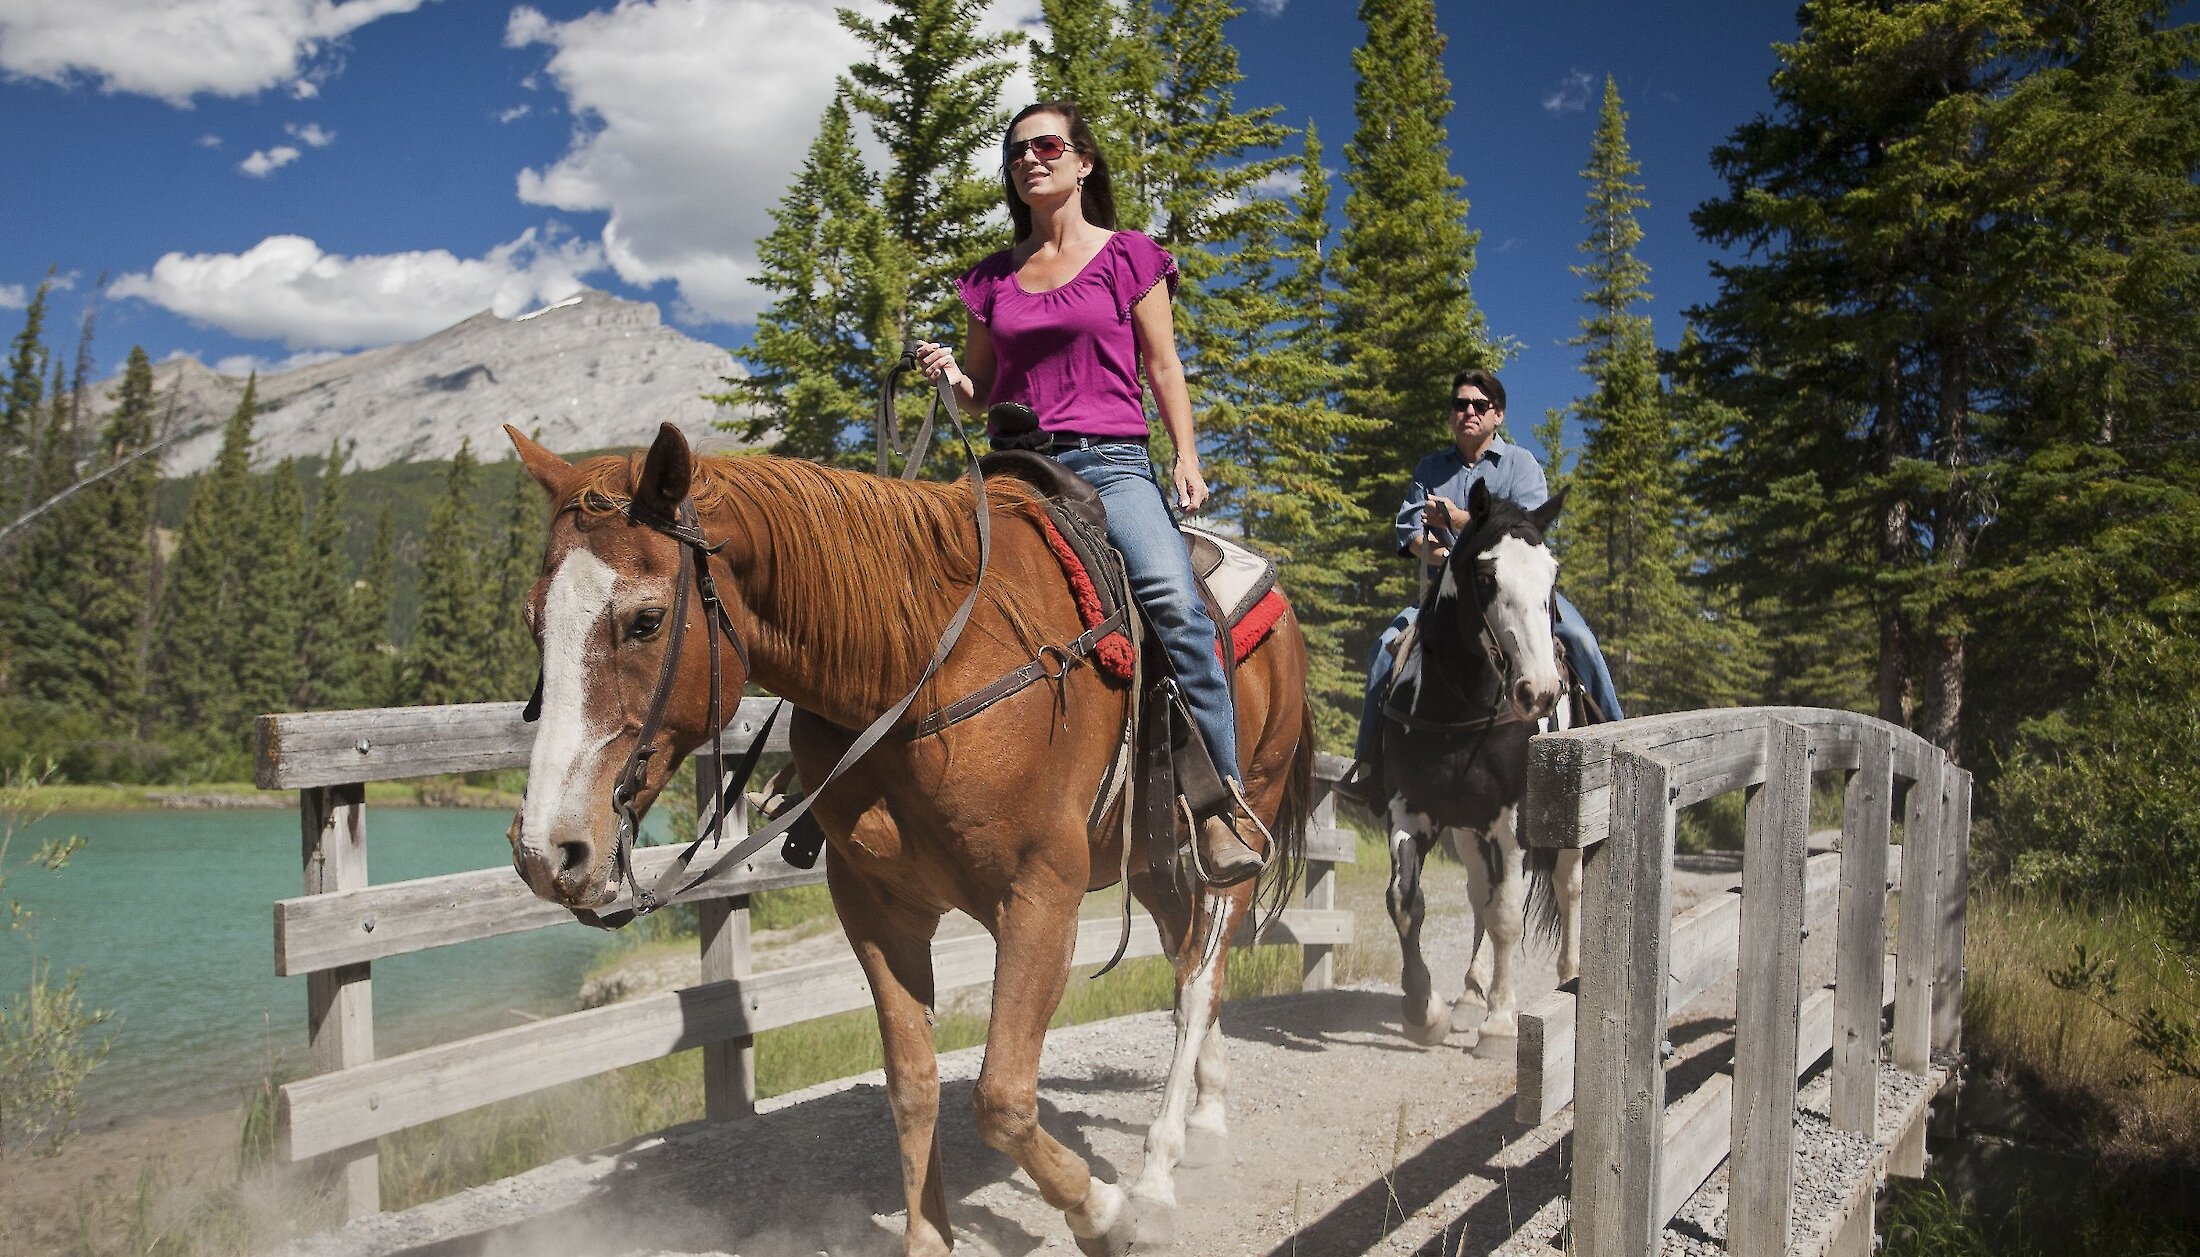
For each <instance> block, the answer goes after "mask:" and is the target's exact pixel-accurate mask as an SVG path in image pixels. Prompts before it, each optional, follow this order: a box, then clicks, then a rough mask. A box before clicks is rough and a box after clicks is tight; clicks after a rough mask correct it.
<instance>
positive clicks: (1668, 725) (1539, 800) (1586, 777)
mask: <svg viewBox="0 0 2200 1257" xmlns="http://www.w3.org/2000/svg"><path fill="white" fill-rule="evenodd" d="M1769 720H1788V721H1792V722H1794V723H1796V724H1800V725H1803V726H1804V727H1805V728H1807V729H1809V730H1810V731H1811V745H1812V747H1813V749H1814V750H1816V751H1817V753H1818V765H1817V767H1818V771H1820V772H1832V771H1839V770H1842V769H1845V768H1848V767H1851V766H1852V765H1853V764H1854V763H1855V762H1856V761H1855V756H1856V754H1857V750H1856V748H1857V746H1858V745H1859V741H1860V738H1861V734H1862V731H1863V730H1864V729H1866V728H1869V727H1872V726H1875V725H1883V722H1881V721H1879V720H1877V719H1875V718H1874V717H1871V716H1866V715H1863V714H1861V713H1858V712H1844V711H1831V710H1827V709H1822V708H1815V707H1739V708H1728V709H1723V710H1718V711H1695V712H1675V713H1671V714H1668V715H1661V716H1645V717H1638V718H1636V719H1633V720H1623V721H1619V722H1617V723H1614V724H1602V725H1590V726H1587V727H1585V728H1581V729H1569V730H1566V731H1564V732H1561V733H1547V734H1542V735H1539V736H1537V737H1536V738H1534V739H1533V740H1532V741H1531V742H1530V743H1529V750H1528V797H1527V802H1526V805H1525V806H1524V807H1523V809H1522V818H1521V832H1522V835H1523V837H1524V840H1525V841H1526V842H1528V843H1529V844H1530V845H1532V846H1538V847H1583V846H1588V845H1591V844H1593V843H1597V842H1601V841H1603V838H1604V832H1605V827H1606V823H1607V818H1608V814H1609V808H1610V804H1611V798H1612V794H1611V785H1612V757H1613V754H1614V748H1615V747H1616V746H1617V745H1619V744H1620V743H1621V742H1623V741H1624V742H1628V743H1631V744H1634V745H1635V746H1636V747H1637V749H1639V750H1642V751H1644V752H1647V753H1654V754H1656V755H1658V756H1659V757H1660V758H1661V759H1664V760H1666V761H1667V762H1668V763H1670V764H1672V765H1673V766H1674V768H1673V771H1672V784H1673V785H1674V786H1676V787H1678V788H1679V790H1680V794H1679V795H1678V796H1676V800H1675V804H1676V806H1680V807H1687V806H1689V805H1690V804H1692V803H1699V802H1702V801H1703V800H1704V799H1707V798H1712V797H1715V796H1716V795H1719V794H1723V793H1725V792H1726V791H1728V790H1732V789H1739V788H1741V787H1744V786H1749V785H1753V784H1756V782H1757V781H1761V780H1762V779H1763V777H1762V768H1763V760H1762V744H1761V740H1759V739H1758V736H1757V735H1758V731H1760V730H1762V729H1763V728H1764V727H1765V722H1766V721H1769ZM1884 727H1885V728H1888V729H1890V730H1893V731H1894V735H1895V767H1896V770H1897V771H1898V772H1901V773H1903V774H1904V775H1908V774H1909V773H1911V772H1912V771H1914V768H1915V765H1916V764H1918V763H1920V762H1922V760H1923V759H1924V758H1926V757H1927V756H1928V755H1929V754H1933V753H1937V752H1934V751H1933V749H1932V747H1931V744H1929V743H1927V742H1925V741H1924V740H1923V739H1921V738H1919V737H1918V736H1917V735H1916V734H1914V733H1911V732H1909V731H1908V730H1906V729H1897V728H1895V726H1893V725H1884Z"/></svg>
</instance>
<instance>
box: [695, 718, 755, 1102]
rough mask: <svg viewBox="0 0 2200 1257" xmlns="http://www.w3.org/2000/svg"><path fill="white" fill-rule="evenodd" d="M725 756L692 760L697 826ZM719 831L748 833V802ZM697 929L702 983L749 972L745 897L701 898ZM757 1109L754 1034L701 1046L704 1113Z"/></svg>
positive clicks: (713, 803)
mask: <svg viewBox="0 0 2200 1257" xmlns="http://www.w3.org/2000/svg"><path fill="white" fill-rule="evenodd" d="M723 762H724V756H723V755H722V754H721V753H719V751H718V749H717V748H716V747H706V748H704V750H703V752H702V755H701V757H700V759H699V760H698V762H697V764H696V774H695V792H696V808H695V817H696V827H697V829H698V830H700V829H701V828H702V827H703V826H705V825H708V824H709V823H710V818H711V816H712V814H713V812H714V810H715V809H716V807H717V805H718V801H717V799H715V798H714V797H712V796H713V795H715V794H716V793H717V790H716V787H715V786H714V785H713V781H714V779H715V778H716V777H717V775H718V770H719V768H720V766H721V765H722V764H723ZM720 828H721V832H723V833H724V834H725V836H726V839H727V841H729V842H739V841H741V840H742V839H743V838H746V837H748V834H749V805H748V801H747V800H746V799H736V800H734V803H733V806H732V807H731V808H729V809H728V810H727V812H726V816H725V820H724V822H723V823H722V825H721V827H720ZM695 919H696V926H697V933H698V935H699V936H700V943H701V946H702V950H703V955H702V980H703V982H705V983H711V982H721V981H728V980H732V979H736V978H745V977H747V976H749V974H750V973H752V972H754V965H753V957H752V956H751V955H750V953H749V897H748V896H747V895H733V896H729V897H728V898H725V899H706V900H704V901H703V902H702V903H699V904H697V905H695ZM755 1112H756V1036H754V1035H745V1034H744V1035H734V1036H733V1037H731V1038H727V1039H723V1040H720V1041H719V1042H716V1043H706V1044H704V1045H703V1116H704V1117H705V1118H706V1119H708V1120H710V1121H714V1122H718V1121H727V1120H730V1119H733V1118H737V1117H748V1116H751V1115H753V1114H754V1113H755Z"/></svg>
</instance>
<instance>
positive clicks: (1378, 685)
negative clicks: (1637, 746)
mask: <svg viewBox="0 0 2200 1257" xmlns="http://www.w3.org/2000/svg"><path fill="white" fill-rule="evenodd" d="M1451 394H1452V397H1451V432H1452V443H1451V444H1450V445H1447V446H1445V447H1444V448H1442V449H1439V450H1436V451H1434V452H1432V453H1430V454H1429V455H1427V456H1426V457H1424V458H1423V459H1421V461H1420V462H1419V463H1417V464H1415V465H1414V468H1413V479H1412V481H1411V482H1410V483H1408V484H1407V486H1406V492H1405V499H1404V501H1403V502H1402V503H1401V504H1400V505H1399V507H1398V517H1397V520H1396V523H1395V527H1396V530H1397V536H1398V553H1399V555H1400V556H1401V557H1406V556H1411V557H1413V558H1417V559H1419V560H1420V561H1421V562H1422V563H1423V564H1424V565H1425V566H1424V571H1425V572H1426V574H1427V575H1428V577H1429V579H1431V580H1433V579H1435V578H1436V575H1437V572H1438V570H1439V569H1441V568H1442V567H1443V565H1444V560H1445V559H1446V558H1448V557H1449V556H1450V554H1451V546H1452V543H1453V541H1454V540H1455V539H1457V538H1458V537H1460V536H1461V535H1463V533H1464V531H1465V529H1466V528H1467V526H1468V525H1469V524H1470V523H1471V522H1472V520H1471V519H1470V518H1469V516H1468V513H1467V510H1466V507H1465V506H1464V505H1463V503H1465V502H1466V500H1467V496H1468V492H1469V490H1471V489H1472V488H1473V486H1474V485H1475V484H1477V483H1480V484H1482V485H1484V486H1485V487H1487V489H1488V490H1489V492H1490V494H1491V495H1492V496H1493V497H1497V498H1501V499H1504V500H1505V501H1508V502H1511V503H1513V504H1514V505H1516V506H1518V507H1520V508H1521V509H1522V510H1533V509H1535V508H1536V507H1538V506H1541V505H1543V503H1544V502H1545V501H1546V500H1548V499H1549V498H1550V496H1551V491H1550V486H1549V484H1548V483H1546V482H1545V480H1544V478H1543V468H1542V466H1541V465H1539V464H1538V463H1537V462H1536V461H1535V455H1533V454H1531V453H1529V452H1528V451H1527V450H1526V449H1524V448H1522V447H1520V446H1518V445H1514V444H1512V443H1511V442H1509V441H1506V440H1504V439H1503V438H1502V437H1499V436H1498V435H1497V431H1498V429H1499V428H1500V427H1502V426H1503V425H1504V422H1505V386H1504V385H1503V384H1502V383H1500V382H1499V380H1498V378H1497V376H1496V375H1495V374H1494V373H1492V372H1489V371H1485V370H1483V369H1481V368H1479V367H1475V368H1470V369H1468V370H1465V371H1461V372H1459V373H1458V374H1457V375H1454V376H1453V377H1452V380H1451ZM1555 599H1556V603H1557V607H1558V616H1557V624H1556V625H1555V632H1556V633H1557V635H1558V640H1559V641H1560V643H1562V644H1563V645H1564V646H1565V648H1566V657H1567V660H1568V662H1569V663H1570V664H1571V665H1572V667H1573V670H1574V673H1575V674H1576V676H1578V677H1579V678H1580V680H1581V683H1582V685H1583V686H1584V687H1585V688H1586V689H1587V690H1588V696H1589V700H1590V701H1591V702H1592V703H1594V704H1595V706H1596V708H1597V716H1598V717H1599V718H1601V719H1604V720H1618V719H1621V718H1622V716H1621V712H1620V705H1619V694H1618V692H1617V691H1616V690H1615V689H1614V688H1613V685H1612V673H1611V671H1610V669H1609V668H1608V667H1606V665H1605V662H1604V652H1603V651H1602V650H1601V649H1600V648H1599V647H1598V646H1597V639H1596V634H1595V633H1593V632H1591V631H1590V629H1589V623H1588V621H1586V620H1584V619H1582V617H1581V612H1580V611H1579V610H1577V609H1576V608H1575V607H1574V604H1573V603H1571V602H1568V601H1567V600H1566V597H1565V595H1563V594H1558V595H1555ZM1419 614H1420V607H1419V606H1418V605H1415V606H1409V607H1407V608H1406V609H1405V610H1403V611H1401V612H1399V613H1398V615H1397V616H1396V617H1395V618H1393V619H1392V620H1391V622H1390V623H1389V624H1388V625H1387V626H1386V627H1385V628H1384V629H1383V632H1382V636H1381V637H1380V638H1378V639H1377V641H1376V643H1375V648H1374V649H1373V650H1372V651H1370V652H1369V654H1368V660H1367V696H1366V700H1365V701H1364V703H1363V704H1362V705H1361V707H1360V733H1359V738H1358V740H1357V741H1356V742H1355V743H1354V744H1353V750H1352V754H1353V759H1354V760H1355V761H1356V762H1355V763H1354V764H1353V766H1352V771H1351V773H1350V774H1349V775H1348V776H1347V778H1346V779H1345V780H1344V781H1343V782H1341V783H1339V785H1338V787H1337V792H1338V793H1339V794H1341V795H1343V796H1344V797H1345V798H1348V799H1351V800H1353V801H1355V802H1357V803H1359V804H1361V805H1362V806H1363V807H1370V808H1375V809H1378V810H1379V808H1380V805H1381V804H1382V803H1383V800H1380V799H1375V798H1372V797H1371V795H1372V794H1373V793H1374V792H1375V784H1374V783H1375V780H1376V774H1375V772H1374V760H1375V757H1376V753H1377V750H1378V749H1379V746H1380V733H1381V729H1382V717H1381V712H1382V706H1383V697H1384V695H1385V694H1386V693H1388V691H1389V689H1390V678H1391V676H1392V674H1393V672H1394V671H1395V669H1396V666H1397V662H1398V655H1399V653H1400V646H1399V643H1400V639H1401V638H1402V637H1403V636H1404V635H1405V633H1406V630H1407V629H1409V628H1411V627H1412V626H1413V624H1414V621H1415V620H1416V619H1417V618H1418V616H1419ZM1573 723H1575V724H1587V723H1589V719H1588V718H1586V717H1585V716H1584V715H1583V714H1581V713H1576V715H1575V717H1574V721H1573Z"/></svg>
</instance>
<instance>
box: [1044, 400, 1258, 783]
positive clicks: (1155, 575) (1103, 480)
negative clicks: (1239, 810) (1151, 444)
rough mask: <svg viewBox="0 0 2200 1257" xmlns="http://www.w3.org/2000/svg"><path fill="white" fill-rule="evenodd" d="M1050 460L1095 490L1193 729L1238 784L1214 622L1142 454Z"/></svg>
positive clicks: (1068, 455)
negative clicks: (1181, 690) (1179, 687)
mask: <svg viewBox="0 0 2200 1257" xmlns="http://www.w3.org/2000/svg"><path fill="white" fill-rule="evenodd" d="M1055 458H1056V459H1057V460H1058V461H1059V462H1060V463H1061V464H1062V465H1063V466H1064V467H1067V468H1069V469H1070V470H1071V471H1074V472H1076V473H1077V474H1078V475H1080V476H1083V477H1084V478H1085V479H1087V480H1089V481H1091V482H1092V487H1093V488H1095V489H1098V490H1099V491H1100V501H1101V502H1102V503H1104V504H1105V505H1106V506H1107V508H1108V540H1109V541H1110V542H1112V543H1113V544H1114V546H1115V548H1116V549H1117V550H1119V551H1121V552H1122V554H1123V567H1124V570H1125V572H1126V573H1127V574H1128V575H1129V577H1130V584H1131V596H1132V597H1134V598H1136V599H1138V605H1139V606H1140V607H1141V608H1143V609H1144V610H1145V612H1146V618H1147V619H1148V620H1150V621H1152V622H1153V628H1154V633H1155V634H1156V635H1158V636H1159V637H1160V638H1161V649H1162V650H1163V651H1164V652H1165V653H1167V655H1168V656H1169V665H1170V667H1172V668H1173V669H1175V671H1176V682H1177V684H1178V685H1179V686H1181V687H1182V688H1183V691H1184V705H1185V706H1187V707H1189V708H1191V711H1192V723H1194V724H1196V725H1198V726H1199V735H1200V736H1201V737H1202V738H1205V739H1206V740H1207V753H1208V754H1209V755H1211V756H1213V757H1214V761H1215V769H1216V771H1218V772H1220V773H1222V774H1223V775H1224V776H1226V777H1229V778H1232V779H1233V780H1237V781H1240V782H1242V781H1243V780H1244V778H1243V777H1241V776H1239V774H1238V758H1237V713H1236V712H1235V711H1234V710H1233V709H1232V706H1231V703H1230V685H1229V682H1228V681H1227V680H1225V679H1224V678H1223V675H1222V661H1221V660H1220V659H1217V658H1216V657H1215V622H1214V620H1213V619H1212V618H1210V617H1209V616H1208V614H1207V608H1206V606H1205V604H1204V603H1202V602H1201V600H1200V597H1199V589H1198V586H1197V585H1196V584H1195V583H1194V579H1195V578H1194V577H1193V575H1192V559H1191V556H1190V554H1188V553H1187V552H1186V551H1185V549H1184V535H1183V534H1182V533H1180V532H1178V531H1177V530H1176V516H1175V513H1174V512H1173V511H1172V510H1171V509H1170V506H1169V501H1168V499H1167V498H1166V497H1164V496H1163V495H1162V490H1161V484H1160V482H1159V481H1157V480H1155V479H1154V475H1153V460H1152V459H1151V458H1150V457H1149V456H1148V455H1147V453H1146V447H1145V446H1143V445H1138V444H1134V443H1131V442H1127V441H1110V442H1107V443H1105V444H1100V445H1094V446H1092V447H1090V448H1088V449H1075V450H1063V451H1062V452H1061V453H1059V454H1056V455H1055Z"/></svg>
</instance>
